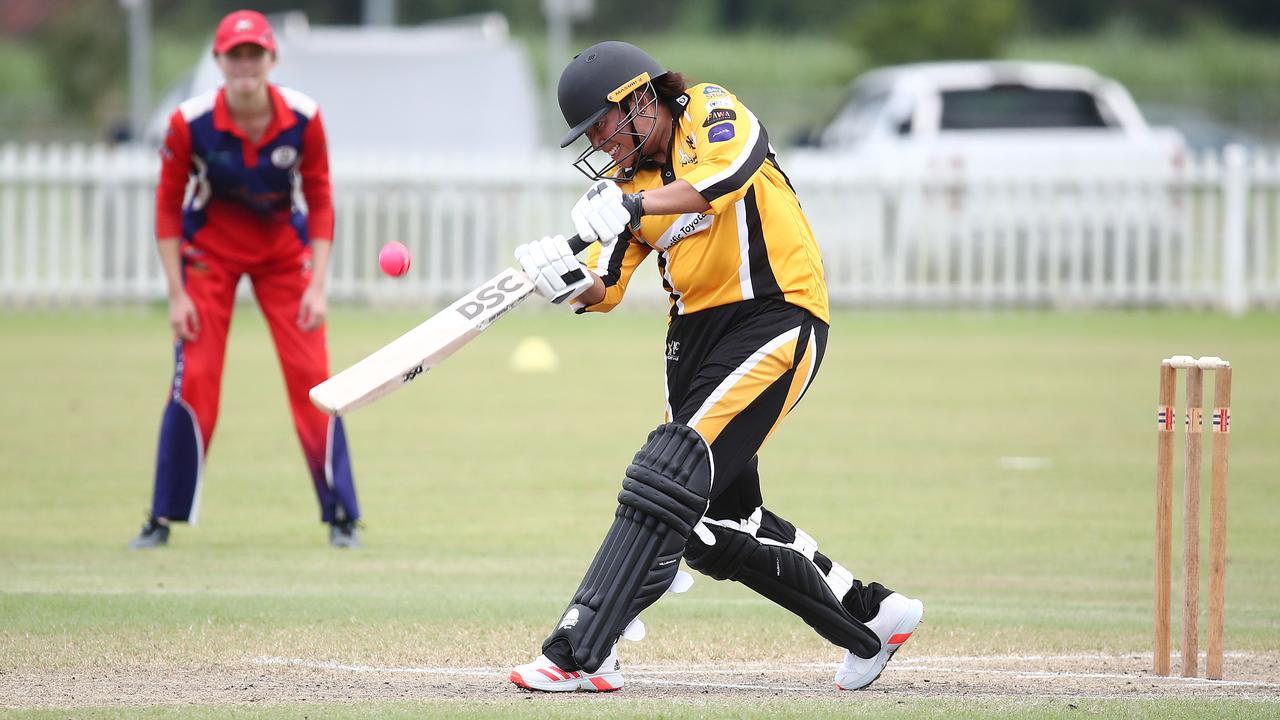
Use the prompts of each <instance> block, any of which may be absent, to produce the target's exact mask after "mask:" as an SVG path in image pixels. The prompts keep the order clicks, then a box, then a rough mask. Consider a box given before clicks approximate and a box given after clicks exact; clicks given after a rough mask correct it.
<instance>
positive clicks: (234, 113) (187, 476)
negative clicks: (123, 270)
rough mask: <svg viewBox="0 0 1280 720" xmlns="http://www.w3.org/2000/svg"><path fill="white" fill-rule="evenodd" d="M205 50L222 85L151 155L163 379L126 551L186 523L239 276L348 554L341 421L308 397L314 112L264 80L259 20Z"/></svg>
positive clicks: (317, 317) (322, 359) (319, 338)
mask: <svg viewBox="0 0 1280 720" xmlns="http://www.w3.org/2000/svg"><path fill="white" fill-rule="evenodd" d="M213 52H214V57H215V58H216V60H217V62H218V66H219V68H220V69H221V70H222V73H223V75H224V77H225V84H224V85H223V87H222V88H220V89H219V90H216V91H213V92H209V93H206V94H204V95H200V96H198V97H194V98H191V99H190V100H187V101H186V102H184V103H182V104H181V105H179V106H178V109H177V110H176V111H175V112H174V113H173V115H172V117H171V118H170V120H169V131H168V135H167V136H166V138H165V142H164V147H163V148H161V150H160V154H161V159H162V166H161V170H160V184H159V188H158V189H157V191H156V237H157V242H158V246H159V251H160V258H161V260H162V262H163V265H164V269H165V274H166V276H167V279H168V284H169V322H170V324H171V325H172V326H173V331H174V336H175V341H174V374H173V384H172V386H171V387H170V391H169V402H168V406H167V407H166V408H165V411H164V416H163V420H162V422H161V426H160V443H159V450H158V453H157V458H156V477H155V492H154V495H153V497H152V504H151V514H150V517H149V518H148V520H147V523H146V525H144V526H143V528H142V532H141V533H140V534H139V535H138V537H137V538H135V539H134V540H133V542H132V543H130V546H131V547H134V548H143V547H156V546H160V545H165V544H167V543H168V540H169V525H170V523H172V522H195V520H196V516H197V511H198V508H199V499H200V485H201V480H202V478H203V475H204V458H205V455H206V454H207V453H208V450H209V442H210V440H211V438H212V437H213V428H214V425H215V423H216V421H217V417H218V396H219V389H220V385H221V381H222V362H223V356H224V354H225V351H226V341H227V330H228V329H229V327H230V324H231V314H232V311H233V309H234V306H235V291H236V284H237V283H238V282H239V280H240V278H241V276H244V275H247V276H249V279H250V281H251V282H252V284H253V293H254V295H255V297H256V298H257V300H258V305H259V307H261V308H262V312H263V314H264V315H265V316H266V319H267V324H268V325H269V326H270V328H271V337H272V339H273V340H274V341H275V345H276V352H277V354H278V355H279V358H280V366H281V368H282V370H283V371H284V378H285V385H286V386H287V389H288V395H289V405H290V409H291V410H292V412H293V422H294V426H295V427H296V429H297V432H298V439H299V440H300V441H301V442H302V452H303V455H304V456H305V457H306V462H307V468H308V470H309V471H310V473H311V479H312V482H313V483H314V485H315V489H316V495H317V497H318V498H319V501H320V514H321V518H322V519H323V521H324V522H326V523H329V525H330V532H329V540H330V543H331V544H333V545H335V546H337V547H354V546H357V545H358V544H359V541H358V538H357V535H356V531H355V523H356V520H357V519H358V518H359V517H360V508H359V504H358V503H357V501H356V491H355V485H354V482H353V479H352V474H351V461H350V457H349V456H348V454H347V442H346V435H345V433H344V432H343V429H342V421H341V420H339V419H337V418H330V417H329V416H327V415H325V414H324V413H322V412H320V411H319V410H318V409H316V408H315V407H314V406H313V405H312V404H311V402H310V401H309V400H308V398H307V391H308V390H309V389H310V388H311V387H312V386H314V385H315V384H317V383H319V382H320V381H322V380H324V379H325V378H326V377H328V375H329V368H328V363H329V361H328V353H327V351H326V348H325V333H324V320H325V285H324V283H325V270H326V267H327V265H328V260H329V248H330V244H331V240H332V238H333V202H332V198H331V195H330V189H329V161H328V154H327V151H326V148H325V134H324V127H323V126H322V124H321V122H320V111H319V108H318V107H317V105H316V103H315V101H313V100H312V99H311V98H309V97H307V96H305V95H303V94H301V93H299V92H296V91H294V90H290V89H288V88H283V87H278V86H275V85H271V84H270V83H268V82H267V75H268V73H269V72H270V70H271V69H272V67H274V65H275V62H276V42H275V38H274V36H273V35H272V32H271V27H270V25H268V23H267V21H266V18H264V17H263V16H262V15H260V14H259V13H256V12H253V11H249V10H241V11H237V12H233V13H231V14H230V15H228V16H226V17H225V18H223V20H222V22H221V23H220V24H219V26H218V31H217V34H216V35H215V38H214V47H213Z"/></svg>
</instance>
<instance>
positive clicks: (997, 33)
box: [851, 0, 1022, 65]
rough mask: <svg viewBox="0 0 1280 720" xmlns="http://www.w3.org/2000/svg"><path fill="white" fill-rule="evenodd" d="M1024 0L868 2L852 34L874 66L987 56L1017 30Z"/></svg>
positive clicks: (855, 18)
mask: <svg viewBox="0 0 1280 720" xmlns="http://www.w3.org/2000/svg"><path fill="white" fill-rule="evenodd" d="M1021 17H1022V3H1021V2H1020V0H870V1H869V2H866V3H864V4H863V5H862V6H861V9H860V10H859V11H858V12H856V13H855V14H854V16H853V24H852V30H851V37H852V39H853V43H854V45H856V46H858V47H859V48H861V49H862V50H863V52H865V53H866V55H867V59H868V60H869V61H870V62H871V63H872V64H874V65H881V64H893V63H903V62H917V61H924V60H953V59H971V58H989V57H996V56H998V55H999V54H1000V51H1001V50H1002V49H1003V47H1004V45H1005V43H1006V42H1007V41H1008V40H1009V39H1010V38H1011V37H1012V36H1013V34H1014V31H1016V30H1017V29H1018V24H1019V22H1020V20H1021Z"/></svg>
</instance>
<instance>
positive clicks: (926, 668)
mask: <svg viewBox="0 0 1280 720" xmlns="http://www.w3.org/2000/svg"><path fill="white" fill-rule="evenodd" d="M1228 656H1229V657H1243V658H1248V657H1252V655H1250V654H1248V653H1229V654H1228ZM1141 657H1142V656H1141V655H1124V656H1116V655H990V656H937V657H919V658H903V659H902V661H900V662H897V663H894V670H895V671H896V672H934V673H964V674H972V675H998V676H1004V677H1021V678H1062V679H1095V680H1096V679H1112V680H1142V681H1152V682H1159V683H1161V684H1163V685H1173V686H1175V687H1176V686H1186V687H1247V688H1261V689H1272V690H1276V689H1280V683H1275V682H1263V681H1253V680H1208V679H1205V678H1184V677H1179V676H1169V677H1162V676H1159V675H1147V674H1132V673H1081V672H1057V671H1052V670H1006V669H998V668H973V667H946V666H940V665H936V664H934V665H927V664H924V663H937V662H953V661H969V662H978V661H984V662H992V661H997V662H999V661H1006V662H1007V661H1028V660H1034V661H1054V660H1060V661H1061V660H1082V659H1083V660H1091V659H1097V660H1104V659H1105V660H1117V659H1141ZM251 662H252V663H253V664H255V665H287V666H293V667H305V668H313V669H318V670H345V671H348V672H358V673H393V674H414V675H451V676H455V677H493V676H495V675H498V676H501V675H503V674H505V673H506V672H507V670H508V669H509V668H497V667H461V668H447V667H379V666H375V665H355V664H347V663H339V662H336V661H332V660H303V659H300V658H281V657H258V658H254V659H253V660H252V661H251ZM835 666H836V663H794V664H789V665H779V664H764V663H747V664H737V665H727V666H726V665H721V666H718V667H705V666H702V667H700V666H686V667H683V668H671V667H666V666H659V665H637V666H633V667H629V668H627V670H626V673H627V677H629V678H631V681H632V682H634V683H638V684H648V685H678V686H685V687H708V688H724V689H746V690H793V691H800V692H807V691H811V690H813V689H814V688H815V687H817V686H805V687H794V686H786V685H759V684H752V683H709V682H701V681H693V680H670V679H660V678H658V677H654V676H660V675H668V676H669V675H681V674H686V673H688V674H699V675H736V674H741V673H744V672H760V671H768V672H773V673H779V674H796V673H806V674H807V673H812V672H813V671H815V670H820V669H825V670H832V669H834V668H835ZM1057 696H1058V695H1053V697H1057ZM1089 697H1096V698H1108V697H1115V698H1123V697H1130V696H1127V695H1115V696H1111V695H1091V696H1089Z"/></svg>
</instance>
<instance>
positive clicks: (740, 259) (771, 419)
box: [511, 41, 924, 691]
mask: <svg viewBox="0 0 1280 720" xmlns="http://www.w3.org/2000/svg"><path fill="white" fill-rule="evenodd" d="M559 101H560V109H561V111H562V113H563V115H564V119H565V121H566V122H567V123H568V125H569V127H570V131H569V133H568V135H566V136H565V138H564V141H563V143H562V144H561V145H562V147H563V146H567V145H569V144H570V143H572V142H574V141H575V140H576V139H577V138H579V137H580V136H582V135H584V134H585V135H586V136H587V138H588V140H589V141H590V147H588V148H586V149H585V150H584V151H583V152H582V153H581V155H579V156H578V159H577V160H576V161H575V162H574V165H575V166H576V167H577V168H578V169H579V170H581V171H582V172H583V173H584V174H585V175H587V176H588V177H589V178H591V179H592V180H594V181H595V182H594V183H593V184H592V185H591V187H590V188H589V189H588V190H587V192H586V194H584V195H583V196H582V198H581V199H580V200H579V201H578V202H577V204H576V205H575V206H574V207H573V209H572V212H571V217H572V220H573V223H574V227H575V229H576V230H577V233H578V235H579V237H581V238H582V239H583V240H587V241H593V240H599V241H600V242H599V245H593V246H592V248H591V249H590V250H589V251H588V253H587V262H586V263H585V265H584V264H583V263H580V262H579V261H578V259H577V258H576V257H575V256H574V254H573V253H572V252H571V251H570V250H569V246H568V244H567V242H566V241H565V239H564V237H563V236H554V237H545V238H542V239H541V240H539V241H537V242H534V243H528V244H526V245H522V246H520V247H519V248H517V249H516V258H517V259H518V260H519V262H520V264H521V266H522V268H523V269H524V271H525V272H526V273H527V274H529V276H530V277H531V278H534V279H535V284H536V285H537V288H538V291H539V293H540V294H542V295H544V296H546V297H548V298H564V297H569V298H572V305H573V306H574V308H575V309H576V311H577V312H606V311H608V310H610V309H612V308H613V307H615V306H616V305H617V304H618V303H619V302H620V301H621V300H622V296H623V293H624V292H625V291H626V288H627V283H628V282H629V281H630V279H631V276H632V274H633V273H634V271H635V269H636V267H637V266H638V265H639V263H640V261H641V260H643V259H644V258H645V257H646V256H648V255H650V254H655V255H656V256H657V265H658V271H659V273H660V275H661V277H662V283H663V287H664V288H665V289H666V290H667V292H668V293H669V295H670V301H671V302H670V325H669V329H668V332H667V342H666V417H665V422H664V423H663V424H662V425H659V426H658V428H657V429H655V430H654V431H653V432H652V433H651V434H650V435H649V438H648V441H647V442H646V443H645V444H644V445H643V447H641V448H640V450H639V451H638V452H637V453H636V455H635V457H634V459H633V460H632V462H631V464H630V465H629V466H628V467H627V469H626V472H625V476H624V480H623V484H622V491H621V492H620V493H619V495H618V507H617V510H616V513H615V515H614V520H613V525H612V526H611V527H610V529H609V531H608V533H607V534H606V536H605V539H604V541H603V543H602V544H601V546H600V549H599V551H598V552H597V554H596V556H595V560H594V561H593V562H592V564H591V566H590V568H589V569H588V571H587V574H586V576H585V577H584V578H583V580H582V584H581V585H580V586H579V588H578V591H577V593H575V595H574V597H573V599H572V601H571V602H570V603H569V606H568V608H567V609H566V610H565V612H564V614H563V615H561V617H560V619H559V620H558V621H557V622H556V625H555V628H554V630H552V632H551V635H550V636H549V637H548V638H547V639H546V641H545V642H544V643H543V645H542V654H541V655H539V656H538V657H537V658H536V659H535V660H533V661H532V662H530V663H527V664H524V665H520V666H517V667H516V668H515V669H514V670H513V671H512V673H511V681H512V682H514V683H515V684H516V685H518V686H520V687H524V688H528V689H535V690H547V691H562V690H567V691H571V690H595V691H607V690H617V689H619V688H620V687H622V673H621V671H620V668H619V665H618V660H617V650H616V643H617V641H618V638H619V636H620V635H622V634H623V633H624V631H625V630H626V628H627V626H628V625H630V624H631V623H632V621H633V620H635V618H636V616H637V615H638V614H639V613H640V611H642V610H643V609H644V608H646V607H647V606H649V605H650V604H652V603H653V602H654V601H655V600H656V599H657V598H658V597H659V596H660V595H661V594H662V593H663V592H665V591H666V590H667V588H668V587H669V586H670V585H671V583H672V581H673V579H674V577H675V574H676V568H677V566H678V564H679V561H680V559H681V558H683V559H684V561H685V562H686V563H687V564H688V565H689V566H690V567H692V568H694V569H696V570H698V571H700V572H702V573H703V574H706V575H708V576H710V577H712V578H715V579H717V580H735V581H738V582H740V583H742V584H744V585H746V586H747V587H749V588H751V589H752V590H754V591H755V592H757V593H760V594H761V595H763V596H765V597H766V598H768V599H769V600H771V601H773V602H775V603H777V604H778V605H781V606H782V607H784V608H786V609H787V610H790V611H791V612H793V613H795V614H796V615H798V616H799V617H800V618H801V619H802V620H804V621H805V622H806V623H808V624H809V625H810V626H811V627H812V628H813V629H814V630H815V631H817V632H818V634H820V635H821V636H822V637H824V638H826V639H827V640H828V641H830V642H831V643H833V644H834V645H836V646H838V647H840V648H843V649H844V651H845V652H844V662H843V663H842V665H841V666H840V668H839V670H837V672H836V677H835V682H836V685H837V686H838V687H840V688H842V689H847V690H854V689H860V688H863V687H866V686H867V685H869V684H871V682H873V681H874V680H875V679H876V678H877V677H879V675H880V672H881V670H883V669H884V666H885V664H886V663H887V662H888V661H889V658H890V657H891V656H892V655H893V653H894V651H895V650H897V649H898V647H900V646H901V645H902V643H903V642H905V641H906V640H907V638H909V637H910V636H911V633H912V632H913V631H914V630H915V628H916V626H917V624H919V622H920V620H921V618H922V617H923V614H924V605H923V603H921V602H920V601H919V600H915V599H911V598H908V597H905V596H904V595H902V594H900V593H896V592H893V591H891V590H889V589H888V588H885V587H884V586H882V585H881V584H879V583H870V584H864V583H863V582H861V581H859V580H858V579H856V578H855V577H854V575H853V573H851V572H850V571H849V570H847V569H846V568H845V567H843V566H842V565H840V564H839V563H837V562H835V561H833V560H832V559H831V558H829V557H827V556H826V555H825V554H823V553H822V552H819V550H818V544H817V542H816V541H815V540H814V539H813V537H812V536H810V535H808V534H807V533H805V532H804V531H802V530H800V529H799V528H797V527H796V526H795V525H793V524H792V523H790V522H788V521H787V520H785V519H783V518H782V517H780V516H779V515H777V514H776V513H774V512H772V511H771V510H769V509H767V508H765V507H764V505H763V498H762V493H761V485H760V476H759V473H758V470H757V467H758V463H757V453H758V452H759V450H760V448H761V447H762V446H763V445H764V443H765V441H766V440H767V439H768V438H769V436H770V435H771V434H772V433H773V431H774V430H776V429H777V427H778V424H779V423H780V422H781V421H782V418H783V417H785V416H786V414H787V413H788V412H790V411H791V409H792V408H793V407H795V405H796V403H798V402H799V401H800V398H801V397H803V396H804V393H805V392H806V391H807V390H808V388H809V386H810V384H811V383H812V382H813V378H814V376H815V375H816V374H817V371H818V368H819V366H820V365H821V363H822V357H823V352H824V350H825V349H826V342H827V326H828V324H829V322H830V314H829V309H828V303H827V289H826V283H825V280H824V278H823V269H822V257H821V255H820V253H819V250H818V245H817V242H816V241H815V239H814V236H813V233H812V231H811V230H810V228H809V224H808V222H807V221H806V219H805V216H804V213H803V212H802V211H801V209H800V203H799V201H798V200H797V198H796V194H795V191H794V189H793V188H792V186H791V182H790V181H789V180H788V179H787V176H786V175H785V174H784V173H783V171H782V167H781V165H780V164H779V162H778V160H777V158H776V157H775V154H774V151H773V149H772V148H771V147H770V145H769V137H768V134H767V133H766V131H765V128H764V126H763V125H762V124H761V123H760V121H759V120H757V119H756V117H755V115H753V114H752V113H751V111H750V110H749V109H748V108H747V107H746V106H744V105H743V104H742V102H741V101H740V100H738V98H736V97H735V96H734V95H733V94H732V93H730V92H729V91H728V90H726V89H725V88H724V87H722V86H719V85H712V84H707V83H703V84H695V85H692V86H689V85H687V84H686V82H685V81H684V78H683V77H681V75H679V74H678V73H674V72H669V71H667V70H665V69H664V68H663V67H662V66H661V65H659V64H658V62H657V61H656V60H654V59H653V58H652V57H650V56H649V55H648V54H647V53H645V52H644V51H643V50H641V49H639V48H637V47H634V46H632V45H628V44H627V43H622V42H612V41H611V42H604V43H600V44H597V45H594V46H592V47H590V48H587V49H586V50H584V51H582V52H581V53H580V54H578V55H577V56H576V57H574V58H573V60H572V61H571V62H570V63H569V64H568V66H567V67H566V68H565V70H564V72H563V73H562V74H561V76H560V83H559ZM597 165H598V166H599V167H597Z"/></svg>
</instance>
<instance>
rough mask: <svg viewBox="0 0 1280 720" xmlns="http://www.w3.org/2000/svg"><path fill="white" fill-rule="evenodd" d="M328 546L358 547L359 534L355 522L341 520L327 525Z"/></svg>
mask: <svg viewBox="0 0 1280 720" xmlns="http://www.w3.org/2000/svg"><path fill="white" fill-rule="evenodd" d="M329 544H330V545H332V546H334V547H336V548H358V547H360V533H358V532H357V531H356V521H355V520H343V521H340V522H335V523H329Z"/></svg>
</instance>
